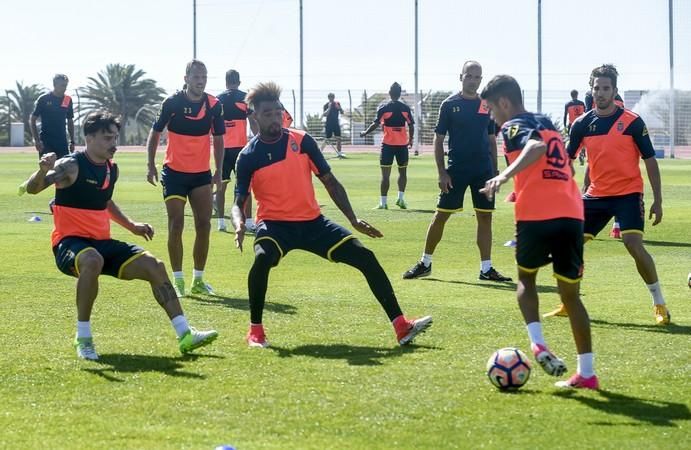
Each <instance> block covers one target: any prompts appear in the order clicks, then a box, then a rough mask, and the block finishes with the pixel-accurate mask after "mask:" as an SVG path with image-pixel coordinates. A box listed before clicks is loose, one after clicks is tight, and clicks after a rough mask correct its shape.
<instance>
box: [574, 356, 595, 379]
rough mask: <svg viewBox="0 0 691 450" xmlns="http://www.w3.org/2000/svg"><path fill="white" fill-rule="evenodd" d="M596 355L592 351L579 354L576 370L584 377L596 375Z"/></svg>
mask: <svg viewBox="0 0 691 450" xmlns="http://www.w3.org/2000/svg"><path fill="white" fill-rule="evenodd" d="M594 358H595V355H593V354H592V353H582V354H580V355H578V368H577V369H576V372H577V373H578V374H579V375H580V376H582V377H583V378H590V377H592V376H593V375H595V369H594V368H593V359H594Z"/></svg>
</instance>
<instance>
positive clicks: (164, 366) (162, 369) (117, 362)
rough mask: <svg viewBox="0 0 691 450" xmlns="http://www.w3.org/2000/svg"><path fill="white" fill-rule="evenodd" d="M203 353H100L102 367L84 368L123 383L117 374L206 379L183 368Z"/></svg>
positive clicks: (97, 362) (99, 358)
mask: <svg viewBox="0 0 691 450" xmlns="http://www.w3.org/2000/svg"><path fill="white" fill-rule="evenodd" d="M199 357H201V355H185V356H178V357H176V358H167V357H164V356H151V355H130V354H124V353H112V354H105V355H99V357H98V361H94V363H95V364H98V365H100V366H102V367H91V368H85V369H82V370H84V371H85V372H89V373H93V374H94V375H98V376H100V377H103V378H105V379H106V380H108V381H113V382H118V383H122V382H124V381H125V380H124V379H122V378H118V377H117V376H116V374H121V373H142V372H159V373H162V374H165V375H169V376H172V377H183V378H191V379H204V378H206V377H205V376H204V375H200V374H198V373H194V372H187V371H185V370H183V369H184V368H185V366H184V365H183V364H182V363H183V362H184V361H193V360H195V359H197V358H199ZM204 357H206V358H221V357H220V356H210V355H206V356H204Z"/></svg>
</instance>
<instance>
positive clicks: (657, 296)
mask: <svg viewBox="0 0 691 450" xmlns="http://www.w3.org/2000/svg"><path fill="white" fill-rule="evenodd" d="M646 286H648V290H649V291H650V295H652V296H653V305H664V304H665V298H664V297H663V296H662V288H660V282H659V281H656V282H655V283H653V284H646Z"/></svg>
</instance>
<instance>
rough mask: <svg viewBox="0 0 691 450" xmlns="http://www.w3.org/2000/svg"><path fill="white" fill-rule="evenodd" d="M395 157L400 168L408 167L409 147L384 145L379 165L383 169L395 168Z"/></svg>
mask: <svg viewBox="0 0 691 450" xmlns="http://www.w3.org/2000/svg"><path fill="white" fill-rule="evenodd" d="M394 157H395V158H396V164H397V165H398V167H399V168H403V167H408V146H407V145H389V144H382V145H381V154H380V156H379V165H380V166H382V167H391V166H393V159H394Z"/></svg>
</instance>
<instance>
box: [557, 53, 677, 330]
mask: <svg viewBox="0 0 691 450" xmlns="http://www.w3.org/2000/svg"><path fill="white" fill-rule="evenodd" d="M618 75H619V73H618V72H617V69H616V68H615V67H614V66H613V65H611V64H604V65H602V66H600V67H596V68H595V69H593V72H592V80H593V96H594V98H595V106H596V107H595V109H592V110H590V111H588V112H587V113H586V114H585V115H583V116H581V117H579V118H578V119H576V121H575V122H574V123H573V125H572V127H571V133H570V135H569V145H568V152H569V155H570V156H571V158H575V156H576V151H577V150H578V148H579V147H580V146H581V145H585V147H586V148H587V149H588V166H589V169H590V180H589V181H590V184H589V185H588V186H587V189H586V192H585V195H584V196H583V204H584V205H585V225H584V233H585V240H586V242H587V241H589V240H591V239H593V238H595V236H597V234H598V233H599V232H600V231H602V229H603V228H604V227H605V225H607V222H609V220H610V219H611V218H612V217H613V216H616V217H618V218H619V221H620V223H621V235H622V241H623V242H624V246H625V247H626V250H628V252H629V254H630V255H631V256H632V257H633V259H634V261H635V262H636V268H637V269H638V273H639V274H640V276H641V278H642V279H643V281H644V282H645V284H646V286H647V287H648V290H649V291H650V295H651V296H652V299H653V314H654V316H655V323H656V324H658V325H667V324H668V323H669V322H670V313H669V310H668V309H667V306H666V305H665V300H664V297H663V296H662V289H661V288H660V281H659V279H658V277H657V270H656V268H655V261H653V258H652V257H651V256H650V254H649V253H648V252H647V251H646V249H645V246H644V245H643V230H644V225H645V207H644V204H643V178H642V177H641V171H640V168H639V161H640V159H641V158H643V163H644V164H645V168H646V171H647V172H648V180H649V181H650V186H651V188H652V191H653V203H652V205H651V206H650V212H649V214H648V217H649V218H653V217H654V221H653V226H655V225H657V224H658V223H660V222H661V221H662V188H661V181H660V169H659V167H658V165H657V160H656V159H655V150H654V149H653V145H652V143H651V142H650V136H649V135H648V129H647V128H646V126H645V123H644V122H643V119H641V118H640V117H639V116H638V115H637V114H635V113H634V112H632V111H629V110H628V109H624V108H621V107H620V106H618V105H617V104H616V103H615V102H614V98H615V96H616V95H617V77H618ZM559 313H561V314H559ZM564 313H568V308H566V311H564V305H561V306H560V308H559V309H558V310H557V311H554V312H553V314H552V315H564Z"/></svg>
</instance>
